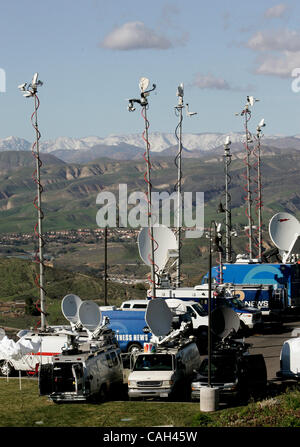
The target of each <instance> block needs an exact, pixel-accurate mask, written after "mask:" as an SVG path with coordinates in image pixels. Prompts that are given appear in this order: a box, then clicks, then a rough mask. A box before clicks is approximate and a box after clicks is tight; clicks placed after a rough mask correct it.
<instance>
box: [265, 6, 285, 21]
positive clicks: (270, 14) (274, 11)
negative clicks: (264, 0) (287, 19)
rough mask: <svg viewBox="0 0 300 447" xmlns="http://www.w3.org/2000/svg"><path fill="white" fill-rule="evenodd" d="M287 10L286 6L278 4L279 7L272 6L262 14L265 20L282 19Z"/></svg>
mask: <svg viewBox="0 0 300 447" xmlns="http://www.w3.org/2000/svg"><path fill="white" fill-rule="evenodd" d="M286 9H287V6H286V5H285V4H284V3H280V4H279V5H276V6H273V7H272V8H268V9H267V10H266V12H265V14H264V16H265V17H266V18H267V19H273V18H279V17H282V16H283V14H284V13H285V11H286Z"/></svg>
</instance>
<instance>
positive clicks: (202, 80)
mask: <svg viewBox="0 0 300 447" xmlns="http://www.w3.org/2000/svg"><path fill="white" fill-rule="evenodd" d="M192 85H193V86H195V87H198V88H201V89H205V88H208V89H216V90H230V85H229V84H228V82H227V81H225V79H223V78H217V77H215V76H214V75H212V74H211V73H209V74H207V75H203V74H201V73H197V74H196V75H195V78H194V81H193V82H192Z"/></svg>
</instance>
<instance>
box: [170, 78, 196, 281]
mask: <svg viewBox="0 0 300 447" xmlns="http://www.w3.org/2000/svg"><path fill="white" fill-rule="evenodd" d="M183 95H184V85H183V83H181V84H179V86H178V87H177V96H178V104H177V106H176V107H175V114H176V115H177V116H178V118H179V122H178V124H177V126H176V129H175V136H176V139H177V141H178V152H177V155H176V157H175V166H176V167H177V183H176V184H175V188H174V190H175V191H177V213H176V214H177V230H176V237H177V249H178V258H177V274H176V286H177V287H180V284H181V248H182V242H181V227H182V212H181V210H182V201H181V186H182V122H183V115H182V111H183V108H184V105H183ZM186 107H187V112H188V116H192V115H195V113H191V112H189V110H188V104H186Z"/></svg>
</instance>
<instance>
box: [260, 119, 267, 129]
mask: <svg viewBox="0 0 300 447" xmlns="http://www.w3.org/2000/svg"><path fill="white" fill-rule="evenodd" d="M265 125H266V124H265V119H264V118H262V119H261V120H260V122H259V124H258V127H259V128H261V127H264V126H265Z"/></svg>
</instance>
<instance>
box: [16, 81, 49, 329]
mask: <svg viewBox="0 0 300 447" xmlns="http://www.w3.org/2000/svg"><path fill="white" fill-rule="evenodd" d="M40 85H43V83H42V81H40V80H38V73H34V75H33V78H32V82H31V83H30V84H29V85H28V88H27V83H26V82H24V83H23V84H20V85H19V86H18V88H19V89H20V90H21V91H22V92H25V93H24V95H23V96H25V97H26V98H29V97H33V98H34V112H33V114H32V115H31V123H32V126H33V128H34V130H35V135H36V141H35V143H34V144H33V145H32V154H33V156H34V158H35V161H36V170H35V172H34V176H35V178H34V182H35V183H36V185H37V196H36V197H35V199H34V206H35V208H36V209H37V212H38V222H37V224H36V225H35V227H34V232H35V234H36V236H37V238H38V250H37V251H36V253H35V260H36V263H37V264H39V266H40V273H39V275H38V276H37V278H36V284H38V287H39V289H40V308H38V303H36V307H37V308H38V310H39V311H40V313H41V329H42V330H45V328H46V311H45V289H44V255H43V248H44V245H45V242H44V239H43V236H42V234H43V230H42V220H43V218H44V214H43V212H42V208H41V204H42V200H41V195H42V192H43V187H42V185H41V177H40V168H41V166H42V162H41V159H40V151H39V140H40V138H41V133H40V131H39V128H38V121H37V111H38V108H39V106H40V101H39V98H38V96H37V88H38V86H40ZM33 120H34V121H33Z"/></svg>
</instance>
